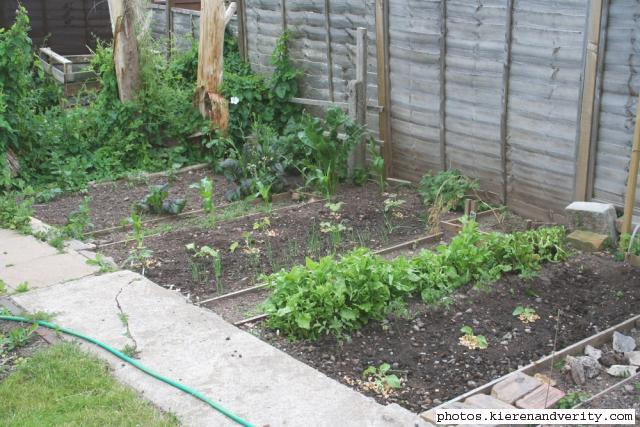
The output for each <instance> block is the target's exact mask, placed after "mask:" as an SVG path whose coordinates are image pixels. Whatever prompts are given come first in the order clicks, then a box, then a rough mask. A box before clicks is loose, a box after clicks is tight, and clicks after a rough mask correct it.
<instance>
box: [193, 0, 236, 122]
mask: <svg viewBox="0 0 640 427" xmlns="http://www.w3.org/2000/svg"><path fill="white" fill-rule="evenodd" d="M201 4H202V10H201V12H200V43H199V45H198V82H197V85H196V99H195V103H196V106H197V107H198V109H199V110H200V114H202V116H203V117H209V118H210V119H211V121H212V122H213V123H214V125H216V126H217V127H218V128H219V129H220V131H221V132H222V133H225V132H226V130H227V126H228V124H229V105H228V103H227V101H226V100H225V99H224V97H222V95H220V88H221V86H222V71H223V65H224V64H223V60H224V58H223V48H224V30H225V8H224V0H202V3H201Z"/></svg>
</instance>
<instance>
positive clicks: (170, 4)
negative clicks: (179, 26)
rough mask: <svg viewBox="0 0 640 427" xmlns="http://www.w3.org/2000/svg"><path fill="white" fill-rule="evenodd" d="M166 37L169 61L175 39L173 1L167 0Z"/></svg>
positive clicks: (165, 15) (165, 12) (165, 11)
mask: <svg viewBox="0 0 640 427" xmlns="http://www.w3.org/2000/svg"><path fill="white" fill-rule="evenodd" d="M164 19H165V29H164V31H165V36H166V37H167V60H168V59H170V58H171V48H172V47H173V46H172V39H173V0H165V10H164Z"/></svg>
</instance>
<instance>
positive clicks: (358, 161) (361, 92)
mask: <svg viewBox="0 0 640 427" xmlns="http://www.w3.org/2000/svg"><path fill="white" fill-rule="evenodd" d="M367 45H368V43H367V29H366V28H362V27H360V28H358V29H357V30H356V79H355V81H350V82H349V114H350V115H351V117H352V118H353V119H354V120H355V121H356V123H358V124H359V125H360V126H362V127H366V125H367V62H368V50H367ZM366 152H367V146H366V140H365V139H364V138H363V140H362V141H361V142H360V144H358V145H357V146H356V147H355V149H354V150H353V162H352V164H353V169H361V170H364V169H365V163H366Z"/></svg>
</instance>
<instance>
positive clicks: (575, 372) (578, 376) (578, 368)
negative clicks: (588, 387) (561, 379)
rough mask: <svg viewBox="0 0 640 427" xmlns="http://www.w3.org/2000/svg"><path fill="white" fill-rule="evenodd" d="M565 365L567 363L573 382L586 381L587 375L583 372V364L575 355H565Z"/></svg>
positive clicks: (582, 382) (580, 382) (579, 383)
mask: <svg viewBox="0 0 640 427" xmlns="http://www.w3.org/2000/svg"><path fill="white" fill-rule="evenodd" d="M565 360H566V362H567V365H569V370H570V371H571V378H572V379H573V382H574V383H576V384H577V385H582V384H584V383H585V382H587V376H586V374H585V372H584V366H583V365H582V363H580V360H578V358H577V357H573V356H567V357H566V359H565Z"/></svg>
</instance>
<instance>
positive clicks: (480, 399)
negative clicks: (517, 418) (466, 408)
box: [464, 393, 516, 409]
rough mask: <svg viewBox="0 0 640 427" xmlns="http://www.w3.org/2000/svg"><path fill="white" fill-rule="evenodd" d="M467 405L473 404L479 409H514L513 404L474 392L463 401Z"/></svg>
mask: <svg viewBox="0 0 640 427" xmlns="http://www.w3.org/2000/svg"><path fill="white" fill-rule="evenodd" d="M464 403H467V404H469V405H473V406H475V407H476V408H479V409H516V408H515V406H513V405H509V404H508V403H505V402H503V401H502V400H498V399H496V398H495V397H491V396H489V395H488V394H482V393H478V394H474V395H473V396H471V397H469V398H467V400H465V401H464Z"/></svg>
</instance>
